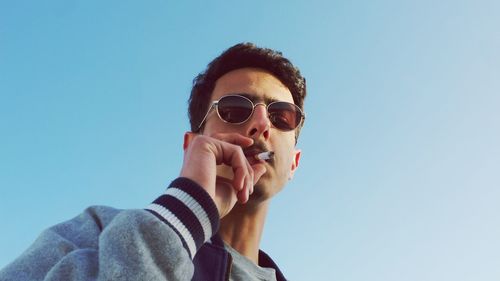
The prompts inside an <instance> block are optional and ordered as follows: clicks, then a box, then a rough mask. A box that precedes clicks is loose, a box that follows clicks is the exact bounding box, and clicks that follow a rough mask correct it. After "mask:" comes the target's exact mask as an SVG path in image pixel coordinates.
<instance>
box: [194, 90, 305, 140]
mask: <svg viewBox="0 0 500 281" xmlns="http://www.w3.org/2000/svg"><path fill="white" fill-rule="evenodd" d="M226 97H238V98H242V99H245V100H247V101H248V102H250V104H251V105H252V112H251V113H250V115H248V117H247V118H246V119H245V120H243V121H241V122H236V123H233V122H228V121H226V120H224V118H222V117H221V116H220V114H219V109H218V105H219V101H220V100H221V99H223V98H226ZM276 103H287V104H291V105H293V106H294V107H295V108H296V109H297V110H298V112H300V122H299V123H298V124H297V126H296V127H295V128H293V129H292V130H295V129H296V128H297V127H299V126H300V125H301V124H302V123H303V122H304V120H305V118H306V115H305V113H304V112H303V111H302V109H300V107H298V106H297V105H296V104H293V103H291V102H286V101H273V102H271V103H269V104H267V105H266V104H265V103H263V102H259V103H253V101H252V100H250V99H249V98H247V97H245V96H241V95H226V96H223V97H221V98H220V99H218V100H216V101H213V102H212V104H211V105H210V107H209V108H208V110H207V113H206V114H205V117H203V119H202V120H201V122H200V125H199V126H198V129H197V130H198V131H199V130H200V128H201V126H203V123H205V121H206V119H207V117H208V115H209V114H210V112H211V111H212V110H213V109H215V112H217V116H219V119H220V120H222V121H223V122H224V123H228V124H234V125H240V124H243V123H245V122H247V121H248V120H249V119H250V118H251V117H252V115H253V113H254V111H255V107H257V106H258V105H263V106H265V107H266V111H267V114H268V116H269V106H270V105H272V104H276ZM271 124H272V122H271ZM273 126H274V124H273ZM275 128H276V127H275ZM276 129H278V130H281V131H285V132H286V131H292V130H282V129H279V128H276Z"/></svg>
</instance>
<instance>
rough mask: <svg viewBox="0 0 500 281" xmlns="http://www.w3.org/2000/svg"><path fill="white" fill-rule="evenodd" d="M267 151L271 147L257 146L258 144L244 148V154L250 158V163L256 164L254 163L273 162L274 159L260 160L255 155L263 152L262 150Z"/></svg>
mask: <svg viewBox="0 0 500 281" xmlns="http://www.w3.org/2000/svg"><path fill="white" fill-rule="evenodd" d="M266 151H269V149H267V148H265V147H262V146H257V145H254V146H251V147H249V148H247V149H243V154H245V156H246V158H247V159H248V162H249V163H250V165H254V164H257V163H263V162H265V163H271V162H272V159H270V160H266V161H264V160H258V159H257V158H256V157H255V155H257V154H259V153H261V152H266Z"/></svg>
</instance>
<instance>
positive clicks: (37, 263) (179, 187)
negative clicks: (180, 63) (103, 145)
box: [0, 43, 306, 281]
mask: <svg viewBox="0 0 500 281" xmlns="http://www.w3.org/2000/svg"><path fill="white" fill-rule="evenodd" d="M305 95H306V86H305V79H304V78H303V77H302V76H301V74H300V72H299V70H298V69H297V68H296V67H294V66H293V65H292V64H291V63H290V62H289V61H288V60H287V59H286V58H284V57H283V56H282V55H281V53H279V52H276V51H273V50H270V49H265V48H259V47H256V46H255V45H253V44H250V43H244V44H238V45H235V46H233V47H231V48H229V49H228V50H226V51H225V52H224V53H222V54H221V55H220V56H219V57H217V58H216V59H215V60H213V61H212V62H211V63H210V64H209V65H208V67H207V69H206V70H205V71H204V72H203V73H201V74H200V75H198V76H197V77H196V78H195V80H194V83H193V89H192V91H191V97H190V100H189V117H190V123H191V132H188V133H186V134H185V136H184V163H183V166H182V169H181V172H180V177H179V178H177V179H175V180H174V181H173V182H172V183H171V184H170V186H169V188H168V189H167V190H166V192H165V194H163V195H162V196H160V197H159V198H157V199H156V200H155V201H154V202H153V203H152V204H151V205H149V206H148V207H147V208H146V210H116V209H112V208H110V207H103V206H94V207H90V208H88V209H87V210H86V211H85V212H84V213H83V214H81V215H79V216H78V217H76V218H74V219H72V220H70V221H67V222H64V223H61V224H59V225H56V226H54V227H52V228H49V229H48V230H46V231H44V232H43V233H42V234H41V236H40V237H39V238H38V239H37V240H36V241H35V243H34V244H33V245H32V246H31V247H30V248H29V249H28V250H27V251H25V252H24V253H23V254H22V255H21V256H20V257H19V258H18V259H16V260H15V261H14V262H12V263H11V264H9V265H8V266H7V267H6V268H4V269H3V270H2V271H1V272H0V280H96V279H97V280H216V281H218V280H285V278H284V276H283V274H282V273H281V271H280V270H279V269H278V267H277V266H276V265H275V263H274V262H273V261H272V260H271V258H270V257H268V256H267V255H266V254H265V253H264V252H262V251H260V250H259V244H260V240H261V236H262V232H263V228H264V221H265V218H266V215H267V212H268V208H269V203H270V200H271V198H272V197H273V196H274V195H276V194H277V193H278V192H279V191H280V190H281V189H282V188H283V187H284V185H285V184H286V182H287V181H288V180H289V179H291V178H292V176H293V174H294V172H295V171H296V169H297V167H298V164H299V159H300V151H299V150H297V149H296V148H295V144H296V141H297V137H298V135H299V131H300V128H301V126H302V125H303V122H304V118H305V116H304V114H303V112H302V107H303V101H304V98H305Z"/></svg>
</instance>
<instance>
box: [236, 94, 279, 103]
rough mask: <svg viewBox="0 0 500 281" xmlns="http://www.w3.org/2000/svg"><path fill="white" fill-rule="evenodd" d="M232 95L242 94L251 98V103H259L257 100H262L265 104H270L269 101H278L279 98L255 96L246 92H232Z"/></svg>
mask: <svg viewBox="0 0 500 281" xmlns="http://www.w3.org/2000/svg"><path fill="white" fill-rule="evenodd" d="M232 95H238V96H243V97H245V98H247V99H249V100H251V101H252V102H253V103H259V102H262V101H263V102H264V103H265V104H270V103H272V102H275V101H280V100H277V99H274V98H269V97H264V98H263V99H262V98H257V97H256V96H254V95H251V94H248V93H234V94H232Z"/></svg>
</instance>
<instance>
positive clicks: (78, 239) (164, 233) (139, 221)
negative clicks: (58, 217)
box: [0, 178, 219, 281]
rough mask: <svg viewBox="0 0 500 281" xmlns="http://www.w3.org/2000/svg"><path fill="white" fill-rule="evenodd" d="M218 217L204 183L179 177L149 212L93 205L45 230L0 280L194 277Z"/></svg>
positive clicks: (3, 271)
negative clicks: (199, 255) (197, 257)
mask: <svg viewBox="0 0 500 281" xmlns="http://www.w3.org/2000/svg"><path fill="white" fill-rule="evenodd" d="M218 216H219V214H218V211H217V207H216V206H215V204H214V203H213V201H212V199H211V198H210V196H209V195H208V194H207V193H206V192H205V191H204V190H203V189H202V188H201V187H199V186H198V185H196V184H195V183H194V182H192V181H190V180H188V179H183V178H179V179H177V180H175V181H174V182H172V184H171V186H170V188H168V189H167V191H166V193H165V194H164V195H162V196H160V197H159V198H158V199H156V200H155V201H154V202H153V203H152V204H151V205H150V206H148V208H147V209H146V210H117V209H113V208H110V207H103V206H93V207H90V208H88V209H86V210H85V211H84V212H83V213H82V214H81V215H79V216H77V217H75V218H74V219H72V220H69V221H67V222H63V223H61V224H58V225H55V226H53V227H51V228H49V229H47V230H45V231H44V232H43V233H42V234H41V235H40V236H39V238H38V239H37V240H36V241H35V242H34V243H33V245H31V247H29V248H28V249H27V250H26V251H25V252H24V253H23V254H22V255H21V256H20V257H18V258H17V259H16V260H14V261H13V262H12V263H10V264H9V265H7V266H6V267H5V268H4V269H2V270H1V271H0V280H1V281H4V280H5V281H7V280H191V277H192V276H193V272H194V266H193V262H192V257H194V255H195V254H196V252H197V251H198V249H199V248H200V247H201V246H202V244H203V243H204V242H206V241H207V240H208V239H210V237H211V236H212V234H214V233H216V232H217V229H218V223H219V217H218Z"/></svg>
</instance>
